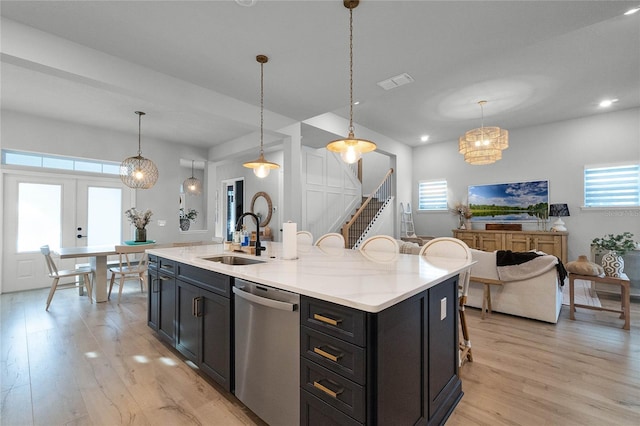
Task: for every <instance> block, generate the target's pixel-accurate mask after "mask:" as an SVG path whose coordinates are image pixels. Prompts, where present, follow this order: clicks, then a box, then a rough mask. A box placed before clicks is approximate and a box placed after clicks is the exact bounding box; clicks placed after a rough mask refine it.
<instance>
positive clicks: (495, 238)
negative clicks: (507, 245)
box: [478, 233, 504, 251]
mask: <svg viewBox="0 0 640 426" xmlns="http://www.w3.org/2000/svg"><path fill="white" fill-rule="evenodd" d="M503 236H504V235H503V234H499V233H488V234H485V233H480V234H478V250H483V251H495V250H502V249H503V247H504V241H503Z"/></svg>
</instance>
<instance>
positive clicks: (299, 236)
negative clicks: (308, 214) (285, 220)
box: [296, 231, 313, 246]
mask: <svg viewBox="0 0 640 426" xmlns="http://www.w3.org/2000/svg"><path fill="white" fill-rule="evenodd" d="M296 240H297V241H298V245H305V246H312V245H313V234H312V233H311V232H309V231H298V232H297V233H296Z"/></svg>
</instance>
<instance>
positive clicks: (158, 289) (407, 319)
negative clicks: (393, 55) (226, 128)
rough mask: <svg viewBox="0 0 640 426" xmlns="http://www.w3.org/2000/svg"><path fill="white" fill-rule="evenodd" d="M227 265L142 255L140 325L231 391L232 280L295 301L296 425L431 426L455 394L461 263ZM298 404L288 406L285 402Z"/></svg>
mask: <svg viewBox="0 0 640 426" xmlns="http://www.w3.org/2000/svg"><path fill="white" fill-rule="evenodd" d="M266 245H267V251H266V253H263V254H262V256H261V257H255V256H249V255H242V254H236V253H233V255H237V256H241V257H248V258H251V259H256V260H258V259H259V260H261V261H264V262H263V263H256V264H250V265H227V264H224V263H220V262H214V261H210V260H206V259H205V258H210V257H215V256H220V255H223V254H228V255H231V254H232V253H224V252H223V246H222V245H207V246H194V247H175V248H166V249H150V250H148V253H149V255H150V262H151V263H150V265H151V266H150V270H149V281H150V283H149V284H150V285H149V289H150V291H149V325H150V327H151V328H153V329H154V330H156V331H157V332H158V335H159V337H160V338H161V339H163V340H165V341H167V342H168V343H169V344H171V345H173V346H174V347H175V348H176V349H178V350H179V351H180V352H181V353H183V354H184V355H185V356H186V357H187V358H189V359H191V360H192V361H194V362H195V363H196V365H198V366H199V367H200V368H201V370H202V371H203V372H204V373H205V374H207V375H209V376H210V377H212V378H213V379H214V380H216V381H217V382H218V383H220V384H221V385H222V386H223V387H225V389H227V390H229V391H230V392H234V390H235V383H234V371H233V370H234V368H235V366H234V362H233V359H234V298H233V294H232V287H233V282H234V280H235V279H239V280H238V281H240V280H246V281H250V282H253V283H258V284H262V285H265V286H269V287H274V288H276V289H280V290H285V291H289V292H293V293H297V294H299V295H300V297H301V299H300V306H299V312H300V316H299V321H300V336H299V356H300V364H299V365H300V393H299V395H300V400H299V404H300V407H299V408H300V410H299V411H300V415H299V416H300V424H309V425H311V424H336V425H339V424H349V425H350V424H370V425H376V424H378V425H382V424H441V423H444V422H445V421H446V419H447V418H448V416H449V415H450V413H451V412H452V410H453V409H454V408H455V406H456V404H457V402H458V401H459V400H460V398H461V397H462V389H461V383H460V379H459V377H458V348H457V347H458V337H457V333H458V327H457V277H458V274H459V273H460V272H461V271H463V270H465V269H466V268H468V267H469V266H470V264H469V263H467V262H466V261H462V260H459V259H448V258H439V257H436V258H433V257H431V258H424V257H420V256H415V255H406V254H395V253H394V254H388V253H374V254H365V253H361V252H359V251H354V250H345V249H341V248H338V249H336V248H331V249H327V248H320V247H311V246H310V247H299V249H298V259H296V260H283V259H281V250H282V246H281V244H279V243H266ZM295 404H298V401H296V402H295Z"/></svg>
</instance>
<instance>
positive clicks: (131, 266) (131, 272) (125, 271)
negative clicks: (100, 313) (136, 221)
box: [107, 246, 148, 303]
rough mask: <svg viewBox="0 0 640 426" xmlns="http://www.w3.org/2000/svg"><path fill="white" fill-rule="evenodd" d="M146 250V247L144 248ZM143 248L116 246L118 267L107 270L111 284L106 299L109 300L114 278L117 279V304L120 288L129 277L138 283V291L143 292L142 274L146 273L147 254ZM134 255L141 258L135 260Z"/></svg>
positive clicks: (120, 295) (120, 296) (120, 297)
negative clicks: (109, 273)
mask: <svg viewBox="0 0 640 426" xmlns="http://www.w3.org/2000/svg"><path fill="white" fill-rule="evenodd" d="M145 248H148V246H145ZM145 248H142V247H141V246H116V254H117V255H118V260H119V263H118V266H116V267H113V268H109V271H110V272H111V282H110V284H109V294H108V296H107V298H111V290H112V289H113V284H114V283H115V280H116V278H119V279H120V280H119V282H118V285H119V286H120V288H119V289H118V303H120V299H122V288H123V287H124V282H125V280H126V279H127V278H129V277H135V278H136V279H137V280H139V281H140V291H141V292H144V274H145V273H146V272H147V268H148V263H147V259H148V257H147V253H146V252H145ZM136 253H141V254H142V256H141V257H140V258H138V259H136V258H135V256H136Z"/></svg>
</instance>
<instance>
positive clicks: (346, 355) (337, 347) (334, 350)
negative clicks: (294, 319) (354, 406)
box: [300, 326, 366, 385]
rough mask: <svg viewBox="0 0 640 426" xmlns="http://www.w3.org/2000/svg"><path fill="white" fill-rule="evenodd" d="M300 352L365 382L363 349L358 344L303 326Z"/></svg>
mask: <svg viewBox="0 0 640 426" xmlns="http://www.w3.org/2000/svg"><path fill="white" fill-rule="evenodd" d="M300 354H301V355H302V356H303V357H306V358H308V359H310V360H311V361H314V362H316V363H317V364H320V365H322V366H323V367H326V368H328V369H329V370H331V371H334V372H336V373H338V374H341V375H343V376H345V377H346V378H347V379H350V380H353V381H354V382H356V383H359V384H361V385H364V384H365V369H366V357H365V350H364V349H363V348H361V347H359V346H356V345H352V344H351V343H347V342H345V341H343V340H340V339H337V338H335V337H332V336H329V335H327V334H324V333H320V332H319V331H316V330H313V329H311V328H309V327H304V326H303V327H301V329H300Z"/></svg>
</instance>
